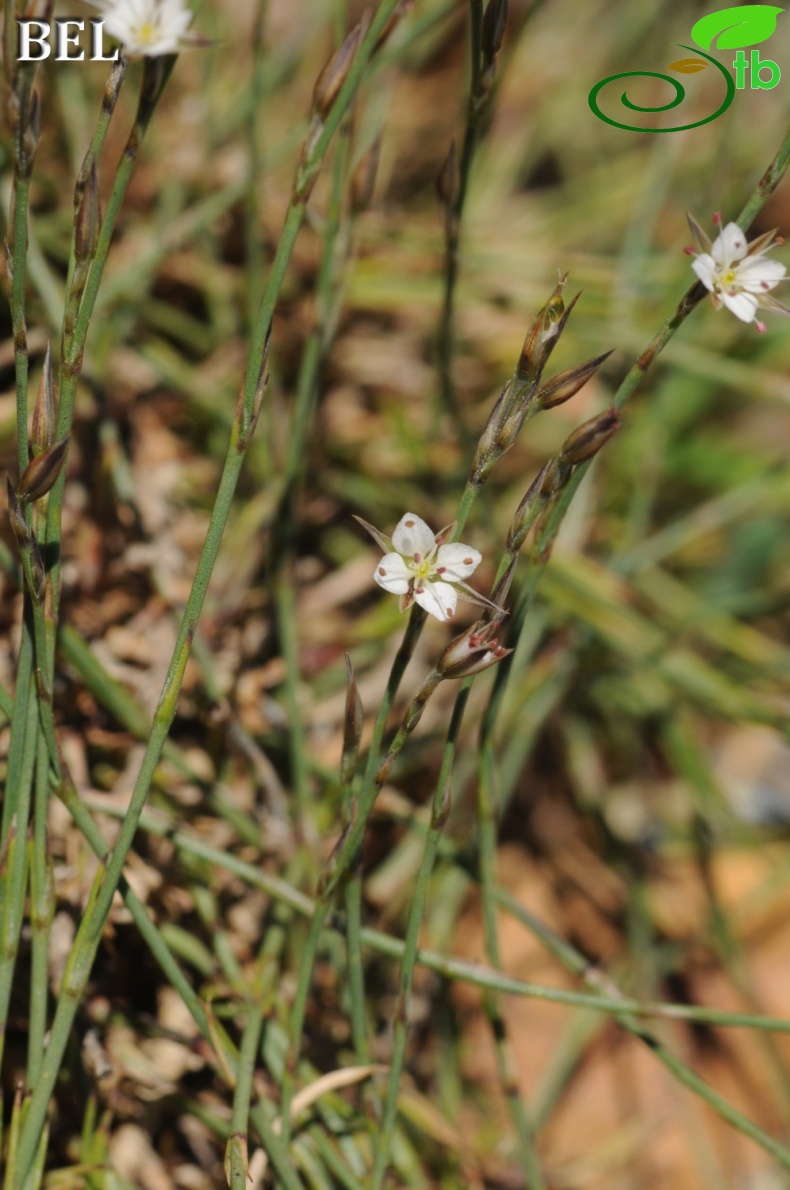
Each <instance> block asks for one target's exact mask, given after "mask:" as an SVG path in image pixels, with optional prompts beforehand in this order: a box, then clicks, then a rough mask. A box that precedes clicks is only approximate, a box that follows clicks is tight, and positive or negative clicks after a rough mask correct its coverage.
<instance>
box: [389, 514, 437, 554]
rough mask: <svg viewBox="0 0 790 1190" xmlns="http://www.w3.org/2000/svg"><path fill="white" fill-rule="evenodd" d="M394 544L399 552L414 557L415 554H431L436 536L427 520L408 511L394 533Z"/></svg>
mask: <svg viewBox="0 0 790 1190" xmlns="http://www.w3.org/2000/svg"><path fill="white" fill-rule="evenodd" d="M392 544H393V545H394V546H395V549H396V550H397V551H398V553H399V554H403V556H404V557H405V558H413V557H414V555H415V554H422V555H423V556H424V555H425V554H429V553H430V552H431V550H432V549H433V547H434V546H435V544H436V538H435V537H434V535H433V531H432V530H431V529H429V527H428V526H427V525H426V523H425V521H423V520H422V519H421V518H420V517H418V516H417V515H416V514H415V513H413V512H407V513H406V515H405V516H402V517H401V519H400V520H399V521H398V524H397V526H396V528H395V532H394V533H393V534H392Z"/></svg>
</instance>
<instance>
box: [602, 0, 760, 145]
mask: <svg viewBox="0 0 790 1190" xmlns="http://www.w3.org/2000/svg"><path fill="white" fill-rule="evenodd" d="M782 11H783V9H781V8H775V7H773V6H771V5H767V4H739V5H737V6H736V7H735V8H723V9H720V10H719V11H718V12H711V13H709V14H708V16H706V17H702V18H701V20H699V21H697V22H696V24H695V25H694V26H693V28H692V30H691V37H692V39H693V41H694V42H695V43H696V44H695V45H694V46H690V45H680V46H679V48H680V49H684V50H689V51H690V52H691V53H692V54H693V55H694V56H693V57H690V58H678V59H677V60H676V61H674V62H670V64H669V65H668V66H667V67H666V69H667V70H671V71H673V72H675V73H677V74H696V73H697V72H698V71H701V70H705V69H707V67H708V66H713V67H714V69H715V70H717V71H718V72H719V74H720V75H721V77H722V80H723V82H724V97H723V99H722V101H721V103H720V104H719V106H718V107H717V108H716V110H715V112H713V113H712V114H711V115H709V116H704V117H703V118H702V119H701V120H694V121H692V122H689V123H683V124H673V125H671V126H670V127H668V128H645V127H644V126H643V125H641V124H631V123H626V122H625V121H623V120H615V119H613V118H612V117H611V116H607V115H606V113H605V112H603V111H602V110H601V108H600V106H599V101H598V97H599V95H600V93H601V91H602V90H603V89H604V87H608V86H609V84H610V83H617V82H619V81H620V80H621V79H633V78H651V79H661V80H662V81H663V82H666V83H669V85H670V86H671V87H672V90H673V92H674V94H673V96H672V98H670V99H669V101H668V102H667V103H662V104H657V105H655V106H652V107H651V106H647V105H645V104H639V103H635V102H634V101H633V100H631V99H630V98H629V96H628V91H627V90H624V91H623V92H622V94H621V95H620V103H621V104H622V105H623V107H625V108H627V109H628V110H629V111H630V112H642V113H645V114H651V115H653V114H656V113H658V112H667V111H672V110H673V109H674V108H676V107H679V106H680V105H681V104H682V103H683V100H684V99H685V98H686V90H685V87H684V86H683V84H682V83H681V82H680V80H679V79H676V78H673V76H672V75H669V74H661V73H660V72H658V71H655V70H626V71H623V72H621V73H620V74H610V75H609V76H608V77H607V78H605V79H601V81H600V82H599V83H596V84H595V86H594V87H593V88H592V90H591V91H590V94H589V96H588V98H587V102H588V104H589V106H590V110H591V111H592V113H593V114H594V115H595V116H597V117H598V119H599V120H603V121H605V123H607V124H611V125H612V127H613V128H622V129H623V130H624V131H626V132H684V131H686V130H687V129H689V128H699V127H700V126H701V125H702V124H709V123H710V122H711V120H716V119H718V117H719V116H720V115H722V114H723V113H724V112H726V110H727V108H728V107H729V106H730V104H731V103H732V101H733V99H734V98H735V92H736V90H743V88H744V87H745V86H746V78H747V75H748V77H749V85H750V87H751V89H752V90H762V91H766V90H770V89H772V88H773V87H775V86H776V84H777V83H778V82H779V79H780V77H781V70H780V69H779V67H778V66H777V64H776V62H772V61H771V60H770V59H769V58H761V57H760V54H759V51H758V50H755V49H753V50H752V51H751V57H750V58H747V57H746V55H745V54H744V52H743V50H744V47H745V46H755V45H759V44H760V43H761V42H763V41H767V40H768V38H769V37H770V36H771V35H772V34H773V32H774V31H775V29H776V20H777V17H778V16H779V13H780V12H782ZM714 43H715V44H714ZM709 49H716V50H727V49H737V51H738V53H737V54H736V55H735V59H734V61H733V63H732V67H733V70H734V72H735V77H734V78H733V76H732V74H730V72H729V71H728V70H727V69H726V67H724V66H722V64H721V63H720V62H718V61H717V60H716V59H715V58H712V57H711V56H710V54H707V53H705V51H706V50H709ZM766 72H767V77H766Z"/></svg>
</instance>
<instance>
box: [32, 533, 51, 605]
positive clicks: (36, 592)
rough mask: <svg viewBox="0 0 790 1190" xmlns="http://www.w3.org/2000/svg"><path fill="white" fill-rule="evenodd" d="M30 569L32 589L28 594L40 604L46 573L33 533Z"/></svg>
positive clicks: (39, 548) (45, 584) (44, 588)
mask: <svg viewBox="0 0 790 1190" xmlns="http://www.w3.org/2000/svg"><path fill="white" fill-rule="evenodd" d="M30 567H31V570H32V571H33V589H32V591H31V592H30V593H31V595H32V596H33V598H34V599H35V601H36V603H41V601H42V600H43V598H44V591H45V590H46V586H47V571H46V567H45V566H44V557H43V555H42V553H41V547H40V546H39V544H38V542H37V541H36V535H35V533H32V532H31V534H30Z"/></svg>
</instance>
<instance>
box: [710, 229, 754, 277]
mask: <svg viewBox="0 0 790 1190" xmlns="http://www.w3.org/2000/svg"><path fill="white" fill-rule="evenodd" d="M745 254H746V236H745V235H744V234H743V232H742V231H741V229H740V227H739V226H738V224H737V223H728V224H727V226H726V227H724V228H722V231H721V233H720V235H719V237H718V239H717V240H716V241H715V242H714V245H713V247H712V248H711V255H712V256H713V259H714V260H715V261H716V264H717V265H718V266H719V268H729V266H730V265H731V264H733V262H734V261H736V260H741V259H742V257H743V256H745Z"/></svg>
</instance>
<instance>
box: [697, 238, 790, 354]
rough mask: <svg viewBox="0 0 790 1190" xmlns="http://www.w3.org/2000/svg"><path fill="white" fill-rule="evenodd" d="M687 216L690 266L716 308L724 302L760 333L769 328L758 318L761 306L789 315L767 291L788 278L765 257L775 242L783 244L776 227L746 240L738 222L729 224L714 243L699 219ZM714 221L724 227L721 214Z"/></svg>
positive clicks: (784, 270)
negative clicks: (691, 244)
mask: <svg viewBox="0 0 790 1190" xmlns="http://www.w3.org/2000/svg"><path fill="white" fill-rule="evenodd" d="M687 218H688V221H689V227H690V228H691V235H692V237H693V239H694V246H693V247H688V248H686V249H685V251H686V253H687V254H688V255H689V256H693V257H694V260H693V261H692V265H691V267H692V269H693V270H694V272H695V273H696V275H697V276H698V277H699V279H700V281H701V282H702V284H703V285H704V286H705V288H706V289H708V290H709V291H710V297H711V301H712V302H713V308H714V309H715V310H720V309H721V307H722V305H724V306H726V307H727V309H728V310H731V311H732V313H733V314H734V315H735V317H736V318H740V320H741V322H754V324H755V326H756V328H757V330H758V331H760V332H763V331H764V330H765V329H766V327H765V323H764V322H761V321H760V320H759V319H758V317H757V311H758V309H760V308H762V309H764V310H774V311H776V313H777V314H790V309H788V308H787V306H783V305H782V303H781V302H778V301H777V300H776V298H774V297H771V295H770V293H769V292H768V291H769V290H771V289H773V288H774V286H775V285H778V284H779V282H780V281H785V280H787V277H786V276H785V274H786V272H787V269H786V268H785V266H784V265H783V264H780V262H779V261H778V260H768V258H767V256H766V253H768V252H770V250H771V248H773V247H774V246H775V245H780V244H782V243H784V241H783V240H782V239H781V238H779V237H777V235H776V231H775V230H774V231H767V232H765V234H764V235H761V236H758V237H757V239H756V240H752V242H751V243H747V241H746V236H745V235H744V233H743V231H741V229H740V227H739V226H738V224H737V223H728V224H727V225H726V227H723V228H721V231H720V232H719V234H718V236H717V238H716V239H715V240H714V241H713V243H711V241H710V238H709V237H708V236H707V235H706V233H705V232H704V231H703V230H702V228H701V227H700V225H699V223H697V221H696V219H694V218H692V216H691V215H688V216H687ZM713 222H714V223H715V224H716V225H717V226H719V227H721V215H714V217H713ZM695 249H696V251H695Z"/></svg>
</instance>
